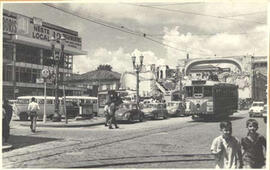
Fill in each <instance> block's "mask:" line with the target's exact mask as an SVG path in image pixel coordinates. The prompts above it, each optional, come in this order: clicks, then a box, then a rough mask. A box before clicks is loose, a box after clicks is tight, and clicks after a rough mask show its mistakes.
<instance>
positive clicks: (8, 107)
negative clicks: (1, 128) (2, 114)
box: [3, 100, 13, 125]
mask: <svg viewBox="0 0 270 170" xmlns="http://www.w3.org/2000/svg"><path fill="white" fill-rule="evenodd" d="M3 107H4V108H5V111H6V119H7V123H8V125H9V124H10V121H11V119H12V113H13V108H12V106H11V105H10V104H9V103H8V100H4V105H3Z"/></svg>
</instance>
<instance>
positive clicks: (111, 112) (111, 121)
mask: <svg viewBox="0 0 270 170" xmlns="http://www.w3.org/2000/svg"><path fill="white" fill-rule="evenodd" d="M115 111H116V105H115V103H114V102H112V103H111V104H110V105H109V114H108V115H109V120H108V123H109V129H112V128H113V127H112V124H114V126H115V128H119V126H118V125H117V122H116V119H115Z"/></svg>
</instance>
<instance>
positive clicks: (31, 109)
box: [28, 97, 39, 132]
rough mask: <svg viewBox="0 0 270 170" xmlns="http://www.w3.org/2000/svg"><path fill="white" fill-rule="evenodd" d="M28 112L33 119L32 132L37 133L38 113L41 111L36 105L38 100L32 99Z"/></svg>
mask: <svg viewBox="0 0 270 170" xmlns="http://www.w3.org/2000/svg"><path fill="white" fill-rule="evenodd" d="M28 111H29V115H30V119H31V125H30V128H31V130H32V132H36V125H37V112H38V111H39V106H38V104H37V103H36V99H35V98H34V97H32V99H31V103H29V105H28Z"/></svg>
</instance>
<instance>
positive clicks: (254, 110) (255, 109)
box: [249, 106, 263, 112]
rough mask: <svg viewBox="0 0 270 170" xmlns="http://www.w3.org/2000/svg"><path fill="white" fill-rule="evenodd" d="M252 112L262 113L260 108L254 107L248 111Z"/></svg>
mask: <svg viewBox="0 0 270 170" xmlns="http://www.w3.org/2000/svg"><path fill="white" fill-rule="evenodd" d="M251 110H252V111H253V112H260V111H262V110H263V107H260V106H254V107H251V108H250V109H249V111H251Z"/></svg>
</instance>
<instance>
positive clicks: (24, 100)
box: [17, 99, 29, 104]
mask: <svg viewBox="0 0 270 170" xmlns="http://www.w3.org/2000/svg"><path fill="white" fill-rule="evenodd" d="M17 103H18V104H28V103H29V99H18V101H17Z"/></svg>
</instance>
